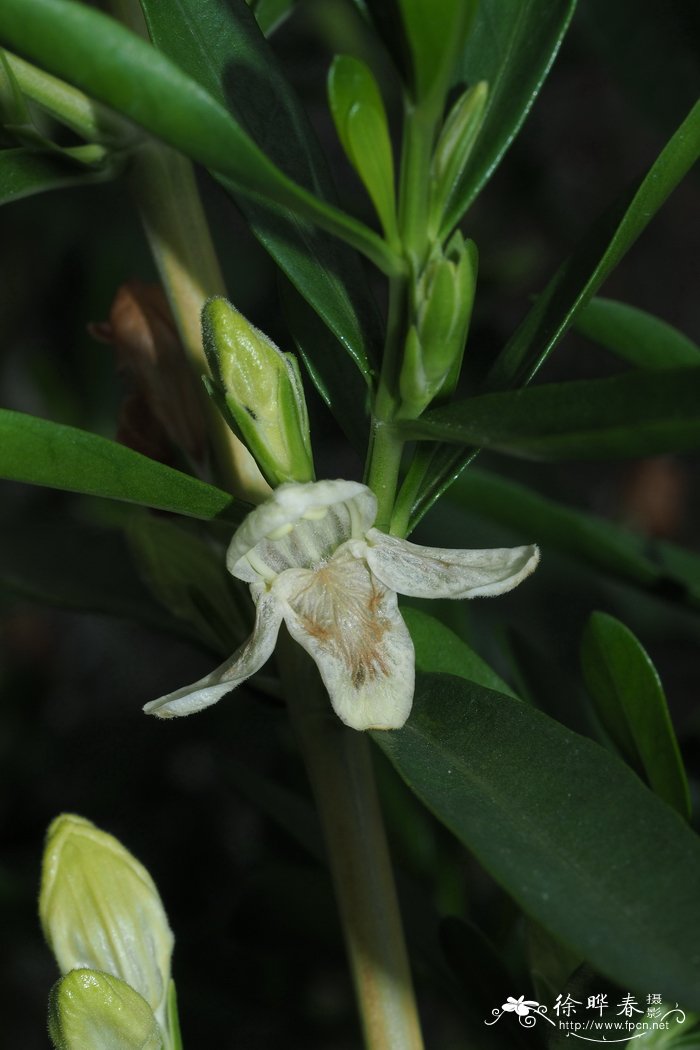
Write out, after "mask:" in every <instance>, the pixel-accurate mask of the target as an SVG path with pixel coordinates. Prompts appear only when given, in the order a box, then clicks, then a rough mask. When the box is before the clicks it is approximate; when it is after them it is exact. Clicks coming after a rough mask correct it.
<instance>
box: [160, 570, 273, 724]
mask: <svg viewBox="0 0 700 1050" xmlns="http://www.w3.org/2000/svg"><path fill="white" fill-rule="evenodd" d="M255 590H258V594H257V595H256V594H255ZM251 591H252V592H253V598H254V600H255V601H256V605H257V610H256V616H255V627H254V628H253V633H252V634H251V636H250V638H249V639H248V640H247V641H246V642H244V643H243V645H242V646H241V647H240V648H239V649H237V650H236V652H235V653H234V654H233V656H231V657H229V659H228V660H226V662H225V663H223V664H221V666H220V667H217V668H216V670H215V671H212V672H211V674H208V675H206V677H205V678H201V679H200V680H199V681H198V682H195V683H194V684H193V685H186V686H185V687H184V688H183V689H178V690H177V691H176V692H174V693H168V694H167V696H161V697H160V699H159V700H152V701H151V703H150V704H146V706H145V707H144V711H145V712H146V714H148V715H157V716H158V717H159V718H174V717H175V716H176V715H191V714H194V713H195V711H201V710H203V709H204V708H205V707H209V706H210V705H211V704H215V703H216V702H217V700H220V699H221V697H222V696H225V695H226V693H230V692H231V690H232V689H235V688H236V686H237V685H240V684H241V682H244V681H245V680H246V678H250V676H251V675H253V674H255V672H256V671H259V670H260V668H261V667H262V665H263V664H264V663H265V662H266V661H267V660H268V659H269V658H270V656H271V655H272V652H273V650H274V648H275V643H276V641H277V635H278V633H279V629H280V624H281V623H282V611H281V609H280V606H279V603H278V602H277V600H276V599H275V597H274V595H273V594H272V593H270V592H269V591H265V590H262V588H259V589H258V588H255V589H254V588H251Z"/></svg>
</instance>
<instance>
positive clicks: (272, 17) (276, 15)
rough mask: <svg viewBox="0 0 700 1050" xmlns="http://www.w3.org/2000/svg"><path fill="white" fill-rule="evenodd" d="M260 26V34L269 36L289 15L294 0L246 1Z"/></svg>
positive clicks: (292, 8)
mask: <svg viewBox="0 0 700 1050" xmlns="http://www.w3.org/2000/svg"><path fill="white" fill-rule="evenodd" d="M246 2H247V3H248V6H249V7H250V9H251V11H252V12H253V14H254V15H255V21H256V22H257V23H258V25H259V26H260V32H261V33H263V34H264V35H265V36H271V35H272V34H273V33H274V31H275V30H276V29H278V28H279V26H281V25H282V23H283V22H284V21H285V19H287V18H288V17H289V15H291V13H292V11H293V10H294V4H295V3H296V0H246Z"/></svg>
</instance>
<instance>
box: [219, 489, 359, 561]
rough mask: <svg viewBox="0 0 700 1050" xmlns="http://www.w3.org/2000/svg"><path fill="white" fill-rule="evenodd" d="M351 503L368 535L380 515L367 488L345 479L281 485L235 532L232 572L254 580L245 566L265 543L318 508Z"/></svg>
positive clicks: (230, 555)
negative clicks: (256, 550)
mask: <svg viewBox="0 0 700 1050" xmlns="http://www.w3.org/2000/svg"><path fill="white" fill-rule="evenodd" d="M350 500H352V501H353V502H354V504H355V506H356V507H357V509H358V510H359V517H360V522H359V524H360V526H361V529H362V532H363V533H364V532H366V531H367V530H368V529H369V528H370V527H371V526H372V524H373V523H374V519H375V517H376V514H377V501H376V497H375V496H374V493H373V492H371V490H370V489H368V488H367V486H366V485H362V484H361V483H360V482H359V481H344V480H342V479H338V480H336V481H309V482H306V483H304V484H298V483H295V482H289V483H288V484H285V485H280V486H279V487H278V488H276V489H275V491H274V493H273V494H272V496H271V498H270V499H269V500H267V501H266V502H265V503H261V504H260V506H258V507H256V508H255V510H254V511H252V512H251V513H250V514H249V515H248V517H247V518H246V519H245V521H244V522H243V524H242V525H241V526H240V527H239V528H238V529H237V530H236V532H235V533H234V536H233V539H232V540H231V543H230V545H229V548H228V553H227V555H226V566H227V568H228V571H229V572H230V573H231V574H232V575H233V576H236V577H237V578H238V579H243V580H248V581H250V580H251V579H252V577H251V576H250V573H249V569H248V567H246V564H245V562H246V558H247V555H248V554H249V553H250V552H251V551H252V550H254V549H255V547H257V545H258V544H259V543H260V542H261V541H263V540H265V539H267V538H270V537H271V535H274V534H275V533H276V532H278V530H280V529H284V528H285V526H290V525H291V526H292V527H293V526H294V525H296V524H298V523H299V522H300V521H302V520H303V519H304V517H305V516H308V517H309V518H311V517H312V516H313V511H314V509H315V508H318V509H319V510H320V511H324V510H326V509H327V508H329V507H332V506H334V505H335V504H338V503H347V502H349V501H350ZM346 538H348V539H349V538H350V537H349V536H348V537H346Z"/></svg>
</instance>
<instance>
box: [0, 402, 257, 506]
mask: <svg viewBox="0 0 700 1050" xmlns="http://www.w3.org/2000/svg"><path fill="white" fill-rule="evenodd" d="M0 477H3V478H7V479H8V480H10V481H25V482H28V483H29V484H30V485H47V486H49V488H54V489H67V490H68V491H69V492H83V493H86V494H87V495H91V496H103V497H105V498H107V499H118V500H126V501H127V502H128V503H140V504H142V505H143V506H145V507H155V508H157V509H158V510H169V511H172V512H173V513H174V514H186V515H189V516H190V517H193V518H204V519H210V518H218V517H225V518H226V519H227V520H229V521H237V520H240V518H241V517H242V513H243V509H244V508H243V507H242V505H239V504H235V503H234V499H233V496H230V495H229V494H228V493H227V492H223V491H222V490H221V489H217V488H215V487H214V486H213V485H207V484H206V483H205V482H203V481H199V480H197V478H193V477H190V475H189V474H183V473H181V472H180V471H179V470H173V468H172V467H166V466H163V464H162V463H156V462H155V460H152V459H148V458H147V457H146V456H142V455H140V453H138V452H133V451H132V450H131V449H129V448H125V447H124V446H123V445H118V444H117V443H116V442H115V441H108V440H107V439H106V438H103V437H98V436H97V434H90V433H88V432H87V431H86V430H77V429H76V428H75V427H66V426H62V425H61V424H59V423H51V422H50V421H49V420H46V419H37V418H36V417H35V416H29V415H25V414H24V413H23V412H11V411H10V410H9V409H0Z"/></svg>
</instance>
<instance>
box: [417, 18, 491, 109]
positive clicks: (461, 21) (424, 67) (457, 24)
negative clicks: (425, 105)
mask: <svg viewBox="0 0 700 1050" xmlns="http://www.w3.org/2000/svg"><path fill="white" fill-rule="evenodd" d="M398 5H399V8H400V10H401V18H402V21H403V26H404V31H405V33H406V38H407V41H408V46H409V49H410V52H411V65H412V68H413V84H414V91H415V95H416V98H417V99H423V98H425V97H427V96H428V95H430V94H433V93H438V95H440V96H441V95H443V94H444V92H445V90H446V88H447V84H448V83H449V80H450V77H451V76H452V72H453V69H454V64H455V61H456V60H457V57H458V55H459V53H460V51H461V49H462V47H463V45H464V40H465V38H466V34H467V31H468V29H469V27H470V25H471V23H472V20H473V18H474V15H475V12H476V9H477V3H476V0H398Z"/></svg>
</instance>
